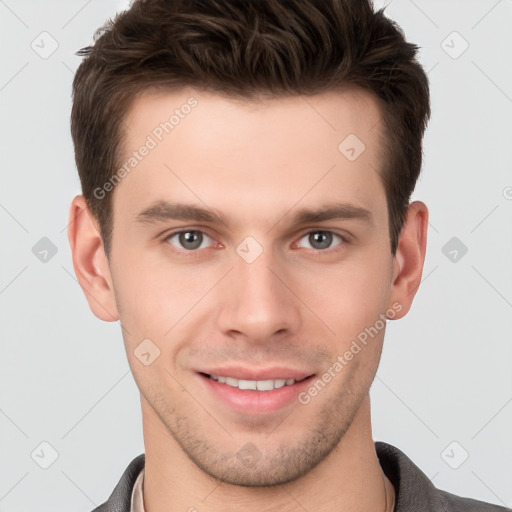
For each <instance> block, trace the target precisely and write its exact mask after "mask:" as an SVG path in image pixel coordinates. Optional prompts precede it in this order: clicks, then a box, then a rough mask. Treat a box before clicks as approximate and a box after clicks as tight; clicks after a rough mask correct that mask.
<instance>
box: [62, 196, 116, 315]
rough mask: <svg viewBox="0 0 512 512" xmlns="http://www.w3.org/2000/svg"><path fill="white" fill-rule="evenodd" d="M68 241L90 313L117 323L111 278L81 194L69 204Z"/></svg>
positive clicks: (94, 220)
mask: <svg viewBox="0 0 512 512" xmlns="http://www.w3.org/2000/svg"><path fill="white" fill-rule="evenodd" d="M68 239H69V243H70V246H71V254H72V258H73V267H74V269H75V274H76V276H77V279H78V282H79V283H80V286H81V287H82V290H83V291H84V293H85V297H86V299H87V302H88V303H89V307H90V308H91V311H92V312H93V313H94V314H95V315H96V316H97V317H98V318H100V319H101V320H105V321H106V322H114V321H116V320H118V319H119V313H118V310H117V305H116V301H115V294H114V288H113V284H112V276H111V273H110V267H109V264H108V259H107V256H106V255H105V250H104V247H103V240H102V238H101V234H100V230H99V226H98V224H97V221H96V219H95V218H94V216H93V214H92V213H91V211H90V209H89V207H88V205H87V202H86V201H85V198H84V196H82V195H79V196H76V197H75V198H74V199H73V201H72V203H71V208H70V212H69V225H68Z"/></svg>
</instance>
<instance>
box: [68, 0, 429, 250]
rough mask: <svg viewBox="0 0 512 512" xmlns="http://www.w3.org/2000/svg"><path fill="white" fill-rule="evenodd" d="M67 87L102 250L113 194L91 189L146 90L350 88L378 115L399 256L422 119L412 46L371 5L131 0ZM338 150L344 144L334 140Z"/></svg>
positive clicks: (423, 103) (279, 92)
mask: <svg viewBox="0 0 512 512" xmlns="http://www.w3.org/2000/svg"><path fill="white" fill-rule="evenodd" d="M97 34H98V37H97V39H96V41H95V43H94V44H93V45H92V46H87V47H85V48H82V49H81V50H79V51H78V52H77V54H78V55H81V56H85V57H86V58H85V59H84V60H83V61H82V63H81V64H80V66H79V68H78V70H77V72H76V75H75V78H74V81H73V106H72V112H71V134H72V138H73V143H74V146H75V159H76V165H77V168H78V172H79V175H80V181H81V184H82V191H83V194H84V196H85V198H86V201H87V203H88V205H89V207H90V209H91V211H92V213H93V215H94V216H95V217H96V218H97V220H98V222H99V225H100V229H101V234H102V238H103V243H104V247H105V252H106V254H107V256H108V255H109V252H110V243H111V237H112V227H113V220H112V194H108V195H106V196H105V197H104V198H101V199H98V198H97V197H96V195H95V193H94V191H95V190H96V189H97V188H98V187H101V186H102V185H103V184H104V183H105V182H107V181H108V180H109V179H110V178H111V177H112V176H113V175H114V173H115V172H116V169H117V168H118V167H119V165H120V156H121V155H120V152H121V145H122V140H123V138H122V136H123V126H122V125H123V118H124V116H125V115H126V113H127V112H128V110H129V108H130V105H131V104H132V102H133V101H134V99H135V97H136V96H137V95H138V94H140V93H142V92H144V91H145V90H148V89H150V88H152V87H159V88H160V87H164V88H169V89H176V88H179V87H184V86H194V87H197V88H199V89H204V90H209V91H212V92H216V93H219V94H223V95H228V96H231V97H238V98H241V99H247V100H250V99H253V98H256V97H258V96H262V95H267V96H270V97H273V96H292V95H312V94H319V93H322V92H328V91H333V90H339V89H341V88H344V87H347V86H356V87H360V88H363V89H365V90H367V91H370V92H371V93H372V94H373V95H374V96H375V97H376V98H377V99H378V101H379V104H380V105H381V109H382V119H383V127H382V143H383V147H382V149H383V155H384V156H385V158H384V161H383V165H382V169H379V173H380V175H381V177H382V181H383V184H384V188H385V192H386V198H387V205H388V213H389V234H390V245H391V252H392V254H393V255H394V254H395V253H396V249H397V244H398V238H399V235H400V231H401V229H402V226H403V223H404V221H405V216H406V213H407V207H408V205H409V200H410V196H411V194H412V191H413V190H414V187H415V184H416V181H417V179H418V176H419V174H420V169H421V162H422V138H423V134H424V131H425V128H426V125H427V122H428V119H429V117H430V97H429V85H428V78H427V75H426V74H425V72H424V70H423V68H422V67H421V65H420V64H419V63H418V62H417V60H416V53H417V50H418V47H417V46H416V45H414V44H411V43H408V42H406V40H405V38H404V34H403V32H402V30H401V29H400V27H399V26H398V25H397V24H396V23H394V22H393V21H392V20H390V19H389V18H387V17H386V16H385V15H384V9H381V10H379V11H375V10H374V8H373V5H372V3H371V1H370V0H257V1H253V0H135V1H134V2H133V4H132V5H131V7H130V9H129V10H127V11H124V12H122V13H120V14H118V15H117V16H116V17H115V18H114V19H113V20H109V21H107V23H106V24H105V25H104V26H103V27H102V28H101V29H100V30H99V31H98V33H97ZM340 142H341V141H340Z"/></svg>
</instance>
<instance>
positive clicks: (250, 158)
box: [68, 89, 428, 512]
mask: <svg viewBox="0 0 512 512" xmlns="http://www.w3.org/2000/svg"><path fill="white" fill-rule="evenodd" d="M190 96H193V97H194V98H196V100H197V101H198V105H197V106H196V107H195V108H194V109H193V110H192V111H191V112H190V114H188V115H187V116H186V117H185V118H184V119H181V120H180V123H179V125H177V126H176V127H175V128H174V129H173V131H172V132H171V133H170V134H168V135H166V136H165V137H164V138H163V140H162V141H161V142H160V143H159V144H158V146H157V147H156V148H154V149H152V150H151V152H150V153H149V154H148V155H147V156H146V157H145V158H144V159H143V160H142V161H141V162H140V163H138V165H137V167H136V169H134V170H133V171H131V172H130V173H129V174H128V175H127V176H126V177H125V178H124V179H123V180H122V181H121V182H120V183H119V184H118V185H117V186H116V187H115V189H114V192H113V193H114V196H113V219H114V230H113V238H112V252H111V254H110V260H109V259H107V257H106V256H105V253H104V249H103V244H102V240H101V236H100V231H99V226H98V223H97V221H96V219H95V218H94V216H93V215H92V214H91V212H90V211H89V210H88V208H87V205H86V203H85V200H84V198H83V197H82V196H77V197H76V198H75V199H74V200H73V203H72V206H71V212H70V220H71V221H72V222H71V223H70V227H69V232H68V234H69V240H70V244H71V248H72V255H73V264H74V268H75V272H76V274H77V277H78V280H79V282H80V285H81V286H82V288H83V290H84V293H85V295H86V297H87V300H88V302H89V305H90V308H91V310H92V311H93V313H94V314H95V315H96V316H97V317H99V318H100V319H102V320H105V321H114V320H118V319H120V321H121V324H122V327H123V338H124V343H125V347H126V352H127V357H128V362H129V364H130V368H131V370H132V373H133V376H134V378H135V381H136V383H137V386H138V388H139V390H140V398H141V406H142V416H143V432H144V442H145V449H146V468H145V477H144V503H145V508H146V511H147V512H160V511H164V510H165V511H167V512H169V511H178V510H180V511H183V510H189V509H190V508H191V507H194V508H195V509H197V510H199V511H200V512H208V511H215V510H224V511H231V510H247V511H253V510H254V511H256V510H257V511H258V512H261V511H262V510H263V511H274V510H276V511H277V510H279V511H280V512H282V511H299V510H301V511H302V510H304V509H307V510H322V511H340V510H342V511H345V510H346V511H349V510H350V511H359V510H361V511H363V510H368V511H369V510H372V511H373V510H386V506H387V507H388V509H389V508H390V507H391V506H392V502H393V499H394V489H393V486H392V485H391V483H390V482H389V481H388V480H387V478H385V477H384V474H383V472H382V470H381V467H380V465H379V462H378V458H377V456H376V453H375V448H374V444H373V439H372V433H371V418H370V400H369V389H370V385H371V383H372V380H373V378H374V376H375V373H376V371H377V367H378V364H379V359H380V354H381V350H382V342H383V338H384V332H385V328H384V329H380V330H379V333H378V335H376V336H375V337H374V338H373V339H371V341H370V342H369V343H368V344H367V345H366V346H364V348H363V349H362V350H361V351H360V352H359V353H358V354H357V355H355V356H354V357H353V359H352V360H351V361H350V362H348V364H347V365H346V366H345V367H344V368H343V370H342V371H340V372H338V373H336V376H335V377H334V378H332V380H331V382H329V384H328V385H327V386H325V387H324V388H323V389H322V390H321V391H320V392H319V393H318V394H317V395H316V396H314V397H313V398H312V399H311V401H310V402H309V403H308V404H307V405H303V404H301V403H299V401H298V400H297V401H296V400H293V402H292V403H291V404H288V405H287V406H286V407H283V408H282V409H281V410H277V411H274V412H272V413H267V414H250V413H240V412H235V411H233V410H232V409H231V408H230V407H229V406H228V405H226V404H225V403H224V402H222V401H220V400H219V399H218V398H217V397H216V396H214V394H212V393H210V392H209V391H208V389H206V387H205V382H204V380H203V378H202V377H200V376H199V375H198V373H197V371H198V369H200V368H211V367H214V366H216V365H220V364H225V363H226V361H228V362H236V363H237V364H239V365H240V366H243V367H251V368H267V367H269V366H287V367H291V368H295V369H301V370H304V371H307V373H308V374H315V376H321V375H322V374H323V372H325V371H327V370H328V368H329V367H331V366H332V364H333V362H334V361H336V360H337V357H338V356H339V355H341V354H344V353H345V352H346V351H347V350H348V349H349V348H350V346H351V343H352V341H353V340H354V339H356V337H357V335H358V334H359V333H361V332H362V331H364V329H365V328H367V327H369V326H372V325H374V324H375V322H376V320H378V319H379V315H381V314H386V312H387V311H389V310H390V309H393V305H395V309H396V305H397V304H399V306H400V308H401V309H400V311H399V312H396V314H395V315H394V319H398V318H401V317H403V316H404V315H405V314H406V313H407V312H408V311H409V308H410V306H411V303H412V300H413V298H414V295H415V293H416V290H417V289H418V286H419V284H420V280H421V274H422V269H423V263H424V258H425V249H426V237H427V222H428V210H427V207H426V206H425V204H424V203H422V202H419V201H416V202H414V203H411V205H410V206H409V209H408V216H407V219H406V223H405V225H404V229H403V231H402V233H401V236H400V240H399V244H398V250H397V253H396V255H395V257H393V256H392V254H391V251H390V241H389V230H388V215H387V206H386V196H385V193H384V187H383V184H382V179H381V177H380V176H379V174H378V170H379V169H380V168H381V167H382V157H381V154H380V153H381V143H380V136H381V132H380V130H381V129H382V126H381V124H380V110H379V105H378V103H377V102H376V100H375V99H374V98H373V96H372V95H370V94H369V93H368V92H365V91H362V90H346V91H344V92H331V93H325V94H321V95H316V96H312V97H309V98H304V97H300V96H295V97H289V98H286V99H275V98H274V99H265V100H262V101H260V102H251V103H249V102H247V101H235V100H233V99H230V98H226V97H221V96H219V95H215V94H213V93H206V92H201V91H198V90H195V89H182V90H180V91H173V92H163V91H160V92H153V93H151V94H149V93H146V94H144V95H142V96H140V97H139V98H138V99H137V100H136V101H135V103H134V105H133V107H132V109H131V110H130V112H129V113H128V114H127V116H126V118H125V120H124V121H125V123H126V125H127V126H128V130H127V132H126V135H125V139H124V145H123V149H124V152H125V153H124V154H125V156H126V157H127V158H128V156H129V155H130V154H131V152H132V151H134V150H135V149H137V148H139V147H140V146H141V145H142V144H143V143H144V141H145V140H146V138H147V136H148V134H151V133H152V131H153V130H154V128H155V127H156V126H158V125H159V123H161V122H162V121H163V120H165V119H168V117H169V115H170V113H172V111H173V110H174V109H176V108H179V107H180V105H183V104H184V103H185V102H186V101H187V99H188V98H189V97H190ZM351 133H352V134H356V135H357V137H358V138H359V139H360V140H361V141H363V142H364V144H365V146H366V149H365V151H364V152H363V153H362V154H361V155H360V156H359V157H358V158H357V159H356V160H355V161H349V160H348V159H347V158H346V157H345V156H344V155H343V154H342V153H341V152H340V151H339V150H338V145H339V144H340V142H341V141H342V140H344V139H345V137H346V136H347V135H348V134H351ZM155 200H166V201H169V202H182V203H187V204H193V205H196V206H199V207H203V208H204V207H207V208H208V209H210V210H211V211H215V212H218V213H220V214H222V215H223V216H224V219H225V222H224V223H209V222H196V221H189V220H173V219H166V220H165V219H164V220H160V221H158V222H154V223H148V222H137V221H136V217H137V214H138V213H139V212H140V211H142V210H143V209H144V208H147V207H148V206H149V205H151V204H152V203H153V202H154V201H155ZM334 202H343V203H350V204H352V205H356V206H360V207H362V208H365V209H367V210H369V211H370V212H371V222H364V221H362V220H360V219H335V220H328V221H323V222H313V223H308V224H305V225H298V224H296V223H293V222H292V221H293V217H294V214H295V213H296V212H297V210H298V209H300V208H311V209H319V208H322V207H325V206H326V205H328V204H331V203H334ZM83 213H86V214H85V215H84V214H83ZM178 229H188V230H199V231H201V232H203V233H205V235H207V236H205V238H204V239H203V243H202V245H201V248H199V249H195V251H193V250H187V249H186V248H184V247H183V245H180V243H179V242H180V239H179V237H178V236H174V237H169V235H170V234H172V232H173V231H176V230H178ZM317 231H330V232H332V233H334V234H335V235H340V236H342V237H344V239H341V238H338V237H337V236H333V238H332V243H331V245H330V246H329V245H328V244H327V245H328V247H327V248H325V249H324V248H318V247H319V246H318V245H315V243H314V240H313V241H312V240H311V237H310V236H309V235H310V234H311V233H312V232H313V233H315V232H317ZM247 236H252V237H253V238H254V239H255V240H256V241H257V242H258V244H259V245H260V246H261V248H262V250H263V252H262V253H261V254H260V255H259V257H258V258H257V259H256V260H255V261H254V262H252V263H247V262H246V261H245V260H244V259H243V258H242V257H240V255H239V254H238V253H237V251H236V248H237V246H238V245H239V244H240V242H242V241H243V240H244V239H245V238H246V237H247ZM147 338H149V339H150V340H152V342H153V343H154V345H155V346H157V347H158V349H159V350H160V356H159V357H158V358H157V359H155V360H154V361H153V362H152V363H151V364H150V365H148V366H146V365H144V364H142V363H141V361H140V360H139V359H138V358H137V357H136V356H135V354H134V350H135V349H136V348H137V346H138V345H139V344H140V343H141V341H142V340H144V339H147ZM248 443H250V445H248ZM247 446H250V447H251V450H253V455H254V453H257V455H258V457H256V458H258V460H257V461H256V463H255V464H247V460H245V462H244V461H243V460H240V458H239V457H237V453H239V452H240V450H242V449H244V447H247ZM245 449H246V450H247V448H245ZM386 495H387V503H386Z"/></svg>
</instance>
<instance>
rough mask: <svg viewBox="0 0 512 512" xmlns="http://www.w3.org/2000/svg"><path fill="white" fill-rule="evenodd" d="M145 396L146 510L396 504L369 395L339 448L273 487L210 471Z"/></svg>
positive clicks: (284, 511)
mask: <svg viewBox="0 0 512 512" xmlns="http://www.w3.org/2000/svg"><path fill="white" fill-rule="evenodd" d="M141 400H142V405H143V407H142V411H143V430H144V441H145V449H146V450H145V451H146V464H145V474H144V508H145V512H178V511H179V512H183V511H189V512H194V511H197V512H214V511H218V510H223V511H225V512H231V511H235V510H241V509H243V510H245V511H247V512H272V511H276V512H277V511H279V512H303V511H304V510H325V511H326V512H330V511H333V512H334V511H336V512H340V511H341V512H348V511H354V510H357V511H366V510H368V511H369V510H371V511H382V512H384V511H387V510H392V503H393V501H394V488H393V486H392V484H391V483H390V482H389V481H388V480H387V478H385V476H384V473H383V471H382V469H381V467H380V464H379V461H378V458H377V455H376V452H375V446H374V443H373V439H372V436H371V422H370V401H369V397H367V398H365V400H364V401H363V403H362V405H361V407H360V408H359V410H358V412H357V414H356V417H355V418H354V421H353V422H352V424H351V426H350V427H349V429H348V430H347V431H346V432H345V434H344V436H343V437H342V439H341V441H340V442H339V443H338V445H337V446H336V448H335V449H334V450H333V451H332V452H331V453H330V454H329V455H328V456H327V457H326V458H325V459H324V460H323V461H322V462H320V463H319V464H318V465H317V466H316V467H314V468H313V469H312V470H311V471H309V472H308V473H307V474H305V475H304V476H302V477H301V478H299V479H297V480H295V481H292V482H288V483H287V484H284V485H276V486H272V487H242V486H236V485H230V484H227V483H223V482H220V481H217V480H216V479H214V478H212V477H210V476H209V475H207V474H205V473H204V472H203V471H202V470H201V469H200V468H198V467H197V466H196V465H195V464H194V463H193V462H192V461H191V460H190V459H189V458H188V457H187V455H186V454H185V453H184V452H183V450H182V449H181V447H180V446H179V445H178V444H177V443H176V441H175V440H174V438H173V437H172V436H171V435H170V434H169V432H168V431H167V430H166V428H165V426H164V425H163V424H162V423H161V422H160V420H159V419H158V417H156V415H155V413H154V411H153V410H152V409H151V407H150V406H149V404H148V403H147V402H145V400H144V398H141Z"/></svg>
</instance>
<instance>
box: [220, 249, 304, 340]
mask: <svg viewBox="0 0 512 512" xmlns="http://www.w3.org/2000/svg"><path fill="white" fill-rule="evenodd" d="M258 245H259V244H258ZM236 252H237V254H235V255H234V261H233V266H234V268H233V271H232V272H230V284H229V286H230V293H229V296H228V297H226V300H225V302H224V303H223V305H222V311H221V315H220V322H221V325H220V328H221V329H222V330H223V331H225V332H227V331H231V332H234V331H237V332H239V333H241V334H243V335H245V336H246V337H248V338H250V339H251V340H252V341H256V340H261V341H264V340H266V339H268V338H269V337H270V336H272V335H274V334H276V333H279V332H288V333H291V332H294V331H295V330H297V329H298V328H299V323H300V314H299V309H298V304H297V302H296V300H295V297H294V295H293V293H291V292H290V290H289V289H288V288H287V287H286V285H285V284H284V283H286V281H287V278H286V273H285V272H284V270H283V268H284V266H283V265H282V264H280V263H282V262H280V261H279V257H278V255H276V254H274V251H272V249H271V248H265V249H263V247H262V246H259V248H258V247H257V246H256V245H255V244H254V241H251V240H248V241H247V242H246V244H245V243H244V242H242V243H241V244H240V245H239V246H238V247H237V251H236Z"/></svg>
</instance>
